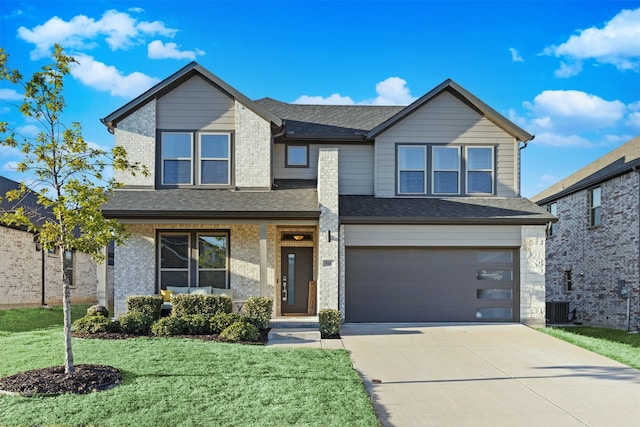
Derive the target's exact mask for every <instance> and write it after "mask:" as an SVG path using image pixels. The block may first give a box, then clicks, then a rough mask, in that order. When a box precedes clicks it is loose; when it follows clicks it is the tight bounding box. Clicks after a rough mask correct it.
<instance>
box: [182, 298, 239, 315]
mask: <svg viewBox="0 0 640 427" xmlns="http://www.w3.org/2000/svg"><path fill="white" fill-rule="evenodd" d="M171 306H172V307H171V314H172V315H173V316H178V317H183V316H190V315H193V314H204V315H205V316H206V317H207V318H209V317H212V316H215V315H216V314H218V313H231V307H232V303H231V298H229V297H228V296H226V295H186V294H178V295H174V296H173V297H172V298H171Z"/></svg>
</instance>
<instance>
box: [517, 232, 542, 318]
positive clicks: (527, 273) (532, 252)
mask: <svg viewBox="0 0 640 427" xmlns="http://www.w3.org/2000/svg"><path fill="white" fill-rule="evenodd" d="M520 230H521V231H520V234H521V245H520V323H523V324H525V325H529V326H533V327H541V326H544V325H545V227H544V226H539V225H536V226H533V225H525V226H522V227H521V229H520Z"/></svg>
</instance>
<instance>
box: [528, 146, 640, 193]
mask: <svg viewBox="0 0 640 427" xmlns="http://www.w3.org/2000/svg"><path fill="white" fill-rule="evenodd" d="M637 168H640V136H637V137H635V138H633V139H631V140H630V141H628V142H626V143H625V144H623V145H621V146H620V147H618V148H616V149H615V150H613V151H611V152H610V153H608V154H605V155H604V156H602V157H600V158H599V159H597V160H596V161H594V162H593V163H590V164H588V165H587V166H585V167H583V168H582V169H579V170H578V171H576V172H574V173H573V174H571V175H569V176H568V177H567V178H565V179H563V180H561V181H559V182H557V183H555V184H553V185H552V186H550V187H549V188H547V189H546V190H544V191H542V192H540V193H538V194H536V195H535V196H533V197H532V198H531V200H533V201H534V202H536V203H537V204H539V205H543V204H545V203H548V202H550V201H552V200H555V199H558V198H560V197H563V196H566V195H568V194H571V193H575V192H577V191H580V190H584V189H585V188H588V187H591V186H594V185H597V184H599V183H602V182H604V181H607V180H609V179H611V178H614V177H616V176H619V175H622V174H625V173H627V172H630V171H632V170H634V169H637Z"/></svg>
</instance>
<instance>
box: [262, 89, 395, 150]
mask: <svg viewBox="0 0 640 427" xmlns="http://www.w3.org/2000/svg"><path fill="white" fill-rule="evenodd" d="M255 102H256V104H258V105H261V106H263V107H264V108H266V109H268V110H269V111H272V112H273V113H275V114H276V115H278V116H279V117H280V118H282V119H283V120H285V122H286V126H285V128H286V133H285V135H283V137H284V138H295V139H331V138H339V139H342V140H344V139H355V140H364V139H366V136H367V133H368V132H369V131H370V130H371V129H373V128H375V127H376V126H378V125H379V124H380V123H382V122H384V121H386V120H388V119H389V118H390V117H393V116H394V115H395V114H397V113H398V112H399V111H402V110H403V109H404V108H405V107H403V106H373V105H311V104H289V103H286V102H281V101H277V100H275V99H272V98H262V99H258V100H256V101H255Z"/></svg>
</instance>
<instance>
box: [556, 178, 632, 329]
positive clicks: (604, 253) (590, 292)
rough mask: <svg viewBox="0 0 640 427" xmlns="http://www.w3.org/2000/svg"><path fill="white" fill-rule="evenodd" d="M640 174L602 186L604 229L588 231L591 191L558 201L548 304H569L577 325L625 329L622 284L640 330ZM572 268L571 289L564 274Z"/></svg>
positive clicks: (602, 226)
mask: <svg viewBox="0 0 640 427" xmlns="http://www.w3.org/2000/svg"><path fill="white" fill-rule="evenodd" d="M639 177H640V174H638V173H628V174H626V175H622V176H620V177H616V178H614V179H611V180H609V181H606V182H604V183H603V184H601V189H602V204H601V206H602V208H601V209H602V211H601V212H602V225H601V226H599V227H589V213H588V191H587V190H583V191H579V192H577V193H573V194H570V195H568V196H566V197H563V198H561V199H559V200H558V201H557V208H558V215H557V216H558V218H559V219H560V220H559V222H558V223H557V234H556V235H555V236H553V237H549V238H547V274H546V280H547V301H562V302H569V306H570V309H571V310H573V309H574V308H575V309H576V310H577V312H576V315H577V319H576V321H580V322H583V323H585V324H592V325H601V326H608V327H614V328H620V329H626V327H627V300H626V298H622V297H621V296H620V295H619V293H618V280H625V282H626V284H627V286H630V287H631V289H632V297H631V310H630V311H631V316H630V317H631V321H630V324H631V328H632V329H637V328H639V327H640V296H639V295H640V287H639V285H638V277H639V276H640V272H639V271H638V256H639V252H640V243H639V242H640V235H639V234H640V224H639V221H640V213H639V212H638V204H639V203H640V200H639V197H640V185H639V183H638V181H639V179H640V178H639ZM568 270H571V274H572V279H573V285H572V290H571V291H567V290H565V286H564V272H565V271H568Z"/></svg>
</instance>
